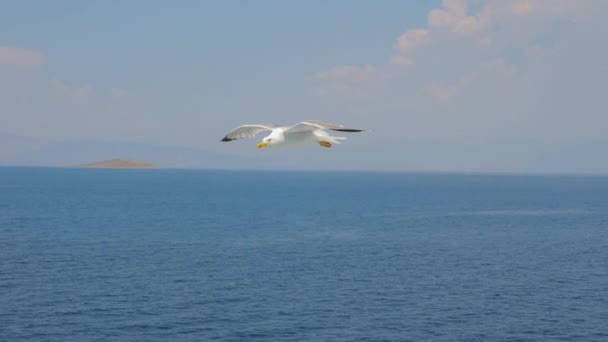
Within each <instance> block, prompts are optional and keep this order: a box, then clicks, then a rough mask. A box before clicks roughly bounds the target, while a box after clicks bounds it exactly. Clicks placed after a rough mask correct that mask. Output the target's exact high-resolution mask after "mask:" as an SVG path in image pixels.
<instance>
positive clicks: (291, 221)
mask: <svg viewBox="0 0 608 342" xmlns="http://www.w3.org/2000/svg"><path fill="white" fill-rule="evenodd" d="M0 341H7V342H21V341H78V342H86V341H117V342H120V341H125V342H126V341H150V342H153V341H608V177H600V176H577V175H571V176H568V175H546V176H542V175H497V174H495V175H492V174H448V173H446V174H441V173H436V174H432V173H428V174H425V173H365V172H288V171H208V170H177V169H158V170H102V169H70V168H22V167H2V168H0Z"/></svg>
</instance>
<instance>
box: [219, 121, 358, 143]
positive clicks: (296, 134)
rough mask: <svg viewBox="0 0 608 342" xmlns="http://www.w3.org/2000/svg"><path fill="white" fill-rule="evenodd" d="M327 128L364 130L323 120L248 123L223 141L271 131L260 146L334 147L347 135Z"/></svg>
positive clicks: (353, 130)
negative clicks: (311, 145) (288, 123)
mask: <svg viewBox="0 0 608 342" xmlns="http://www.w3.org/2000/svg"><path fill="white" fill-rule="evenodd" d="M325 130H332V131H338V132H362V131H363V130H360V129H351V128H345V127H344V126H342V125H335V124H330V123H326V122H321V121H312V120H309V121H302V122H300V123H297V124H295V125H293V126H278V125H259V124H247V125H242V126H239V127H237V128H235V129H234V130H233V131H232V132H230V133H228V134H227V135H226V136H225V137H224V138H223V139H222V141H224V142H228V141H233V140H237V139H242V138H253V137H255V136H256V135H257V134H258V133H259V132H262V131H271V132H270V134H269V135H267V136H266V137H265V138H264V139H262V141H261V142H260V143H259V144H258V148H262V147H282V148H289V147H297V146H301V145H306V144H310V143H316V144H319V146H322V147H327V148H329V147H332V146H333V145H334V144H339V143H340V141H341V140H345V139H346V138H345V137H335V136H331V135H329V134H328V133H327V132H326V131H325Z"/></svg>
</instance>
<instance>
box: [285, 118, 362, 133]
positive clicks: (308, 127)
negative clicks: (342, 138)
mask: <svg viewBox="0 0 608 342" xmlns="http://www.w3.org/2000/svg"><path fill="white" fill-rule="evenodd" d="M318 129H330V130H332V131H338V132H363V130H362V129H352V128H346V127H344V126H342V125H336V124H332V123H327V122H322V121H317V120H307V121H302V122H300V123H297V124H295V125H293V126H291V127H289V128H287V129H286V130H285V133H296V132H312V131H316V130H318Z"/></svg>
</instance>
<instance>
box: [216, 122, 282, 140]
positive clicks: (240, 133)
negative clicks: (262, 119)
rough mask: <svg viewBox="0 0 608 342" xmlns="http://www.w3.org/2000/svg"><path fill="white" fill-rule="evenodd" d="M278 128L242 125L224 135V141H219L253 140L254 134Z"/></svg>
mask: <svg viewBox="0 0 608 342" xmlns="http://www.w3.org/2000/svg"><path fill="white" fill-rule="evenodd" d="M277 127H280V126H277V125H257V124H254V125H243V126H239V127H237V128H235V129H233V130H232V132H230V133H228V134H226V136H225V137H224V139H222V140H221V141H226V142H228V141H232V140H237V139H243V138H253V137H255V135H256V134H258V133H260V132H261V131H272V130H273V129H275V128H277Z"/></svg>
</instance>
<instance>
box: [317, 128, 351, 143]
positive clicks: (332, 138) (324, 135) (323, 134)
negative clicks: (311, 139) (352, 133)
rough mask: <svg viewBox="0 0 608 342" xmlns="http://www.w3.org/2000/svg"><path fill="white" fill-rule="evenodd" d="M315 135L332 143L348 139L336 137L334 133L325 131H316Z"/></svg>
mask: <svg viewBox="0 0 608 342" xmlns="http://www.w3.org/2000/svg"><path fill="white" fill-rule="evenodd" d="M315 135H316V136H317V138H318V139H319V140H322V141H327V142H329V143H332V144H340V141H342V140H346V137H335V136H333V135H329V134H328V133H327V132H325V131H316V132H315Z"/></svg>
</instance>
